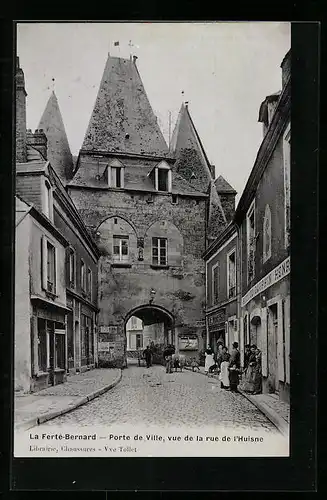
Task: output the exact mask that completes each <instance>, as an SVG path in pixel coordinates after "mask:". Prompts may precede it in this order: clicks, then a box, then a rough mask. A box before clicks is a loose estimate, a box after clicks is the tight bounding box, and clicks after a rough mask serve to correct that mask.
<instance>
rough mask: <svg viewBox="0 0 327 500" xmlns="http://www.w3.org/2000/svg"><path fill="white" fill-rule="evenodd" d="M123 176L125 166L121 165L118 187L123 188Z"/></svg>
mask: <svg viewBox="0 0 327 500" xmlns="http://www.w3.org/2000/svg"><path fill="white" fill-rule="evenodd" d="M124 177H125V168H124V167H121V170H120V187H121V188H122V189H123V188H124V186H125V184H124Z"/></svg>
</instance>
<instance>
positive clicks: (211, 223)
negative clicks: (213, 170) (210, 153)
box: [207, 179, 228, 244]
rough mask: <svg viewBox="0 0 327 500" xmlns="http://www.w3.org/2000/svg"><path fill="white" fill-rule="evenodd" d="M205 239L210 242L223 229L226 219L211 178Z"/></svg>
mask: <svg viewBox="0 0 327 500" xmlns="http://www.w3.org/2000/svg"><path fill="white" fill-rule="evenodd" d="M208 212H209V213H208V223H207V239H208V243H209V244H210V243H211V242H212V241H213V240H214V239H215V238H217V236H219V234H220V233H221V232H222V231H223V230H224V229H225V227H226V225H227V223H228V220H227V218H226V215H225V212H224V209H223V207H222V204H221V200H220V197H219V194H218V193H217V190H216V186H215V182H214V180H213V179H212V180H211V182H210V185H209V207H208Z"/></svg>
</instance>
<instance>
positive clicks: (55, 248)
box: [54, 247, 59, 295]
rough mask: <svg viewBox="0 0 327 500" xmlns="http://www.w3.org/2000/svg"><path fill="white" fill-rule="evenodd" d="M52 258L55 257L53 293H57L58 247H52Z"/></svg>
mask: <svg viewBox="0 0 327 500" xmlns="http://www.w3.org/2000/svg"><path fill="white" fill-rule="evenodd" d="M54 259H55V279H54V293H55V294H56V295H58V285H59V263H58V248H57V247H54Z"/></svg>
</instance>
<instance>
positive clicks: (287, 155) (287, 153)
mask: <svg viewBox="0 0 327 500" xmlns="http://www.w3.org/2000/svg"><path fill="white" fill-rule="evenodd" d="M283 159H284V197H285V217H284V218H285V248H288V246H289V244H290V229H291V189H290V188H291V186H290V180H291V127H290V125H288V127H287V128H286V131H285V134H284V138H283Z"/></svg>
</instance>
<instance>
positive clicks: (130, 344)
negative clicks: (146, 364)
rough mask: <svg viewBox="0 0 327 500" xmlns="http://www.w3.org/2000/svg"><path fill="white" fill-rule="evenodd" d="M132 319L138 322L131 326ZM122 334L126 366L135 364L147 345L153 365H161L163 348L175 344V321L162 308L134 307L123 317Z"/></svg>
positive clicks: (170, 314) (146, 305)
mask: <svg viewBox="0 0 327 500" xmlns="http://www.w3.org/2000/svg"><path fill="white" fill-rule="evenodd" d="M134 318H137V319H138V320H139V321H135V322H134V326H133V319H134ZM140 324H141V325H142V327H141V329H140ZM135 325H137V326H136V327H135ZM124 332H125V338H126V361H127V365H128V364H133V363H134V364H135V363H137V362H138V360H139V358H140V356H141V355H142V352H143V350H144V349H145V348H146V347H147V346H148V345H149V346H150V347H151V349H152V350H153V353H154V355H153V361H154V363H161V362H162V359H163V358H162V351H163V348H164V346H165V345H167V344H175V319H174V316H173V314H172V313H171V312H170V311H168V310H167V309H165V308H164V307H162V306H158V305H154V304H144V305H141V306H138V307H135V308H134V309H132V310H131V311H129V313H128V314H127V315H126V316H125V319H124ZM176 347H177V346H176Z"/></svg>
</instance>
